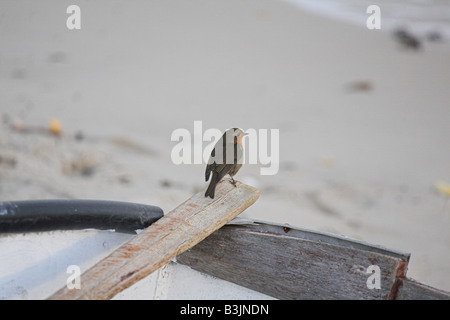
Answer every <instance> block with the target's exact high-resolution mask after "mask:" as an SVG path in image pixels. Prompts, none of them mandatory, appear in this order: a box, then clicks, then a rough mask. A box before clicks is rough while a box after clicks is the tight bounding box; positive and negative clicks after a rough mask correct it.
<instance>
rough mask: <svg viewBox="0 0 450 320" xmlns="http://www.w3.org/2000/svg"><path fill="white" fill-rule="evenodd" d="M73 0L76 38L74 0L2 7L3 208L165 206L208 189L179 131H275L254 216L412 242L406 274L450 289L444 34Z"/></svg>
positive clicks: (267, 4) (242, 10)
mask: <svg viewBox="0 0 450 320" xmlns="http://www.w3.org/2000/svg"><path fill="white" fill-rule="evenodd" d="M77 3H78V5H79V6H80V8H81V14H82V22H81V26H82V28H81V30H74V31H70V30H68V29H67V28H66V23H65V22H66V19H67V17H68V15H67V14H66V8H67V6H68V5H69V4H70V3H66V2H61V1H46V2H45V5H43V4H42V2H40V3H39V4H35V3H32V2H18V1H3V2H2V4H1V5H0V7H1V11H2V12H3V14H2V15H1V16H0V43H1V46H0V97H1V100H0V116H1V117H2V118H1V121H2V124H1V127H0V157H1V162H0V199H1V200H3V201H6V200H24V199H41V198H47V199H49V198H88V199H112V200H123V201H134V202H141V203H148V204H153V205H158V206H160V207H161V208H163V209H164V211H165V212H168V211H170V210H171V209H172V208H174V207H175V206H177V205H178V204H179V203H181V202H182V201H184V200H185V199H186V198H188V197H189V196H191V195H192V194H193V193H194V192H197V191H199V190H203V189H204V188H206V183H205V182H204V165H193V164H192V165H178V166H177V165H175V164H173V163H172V161H171V157H170V155H171V150H172V148H173V147H174V145H175V144H176V143H175V142H172V141H171V140H170V137H171V133H172V132H173V131H174V130H176V129H178V128H186V129H188V130H189V131H191V132H192V130H193V127H194V121H196V120H199V121H202V124H203V128H204V130H206V129H207V128H218V129H220V130H224V129H226V128H230V127H241V128H244V129H248V128H254V129H269V130H270V129H279V131H280V143H279V150H280V159H279V160H280V170H279V172H278V173H277V174H276V175H270V176H262V175H260V165H246V166H244V167H243V168H242V169H241V171H240V172H239V173H238V175H237V176H236V178H237V179H238V180H240V181H242V182H245V183H248V184H251V185H254V186H256V187H258V188H259V189H260V191H261V197H260V199H259V200H258V201H257V203H255V205H253V206H252V207H251V208H249V209H248V210H246V211H245V212H244V213H243V216H246V217H251V218H257V219H263V220H268V221H275V222H281V223H289V224H291V225H295V226H301V227H305V228H310V229H315V230H322V231H327V232H332V233H336V234H342V235H345V236H348V237H352V238H357V239H362V240H364V241H367V242H371V243H374V244H378V245H383V246H386V247H389V248H393V249H397V250H402V251H406V252H409V253H411V261H410V264H409V269H408V275H409V276H410V277H412V278H414V279H416V280H418V281H421V282H423V283H426V284H428V285H431V286H434V287H437V288H440V289H444V290H450V277H449V276H448V272H449V270H450V268H449V267H450V257H449V255H448V252H449V248H450V235H449V226H450V204H449V203H448V202H449V200H448V196H446V195H444V194H442V193H440V192H438V191H437V190H436V188H435V185H436V183H437V182H438V181H443V182H446V183H450V170H449V169H450V166H449V163H450V161H449V159H450V139H449V137H450V125H449V120H450V105H449V101H450V90H449V84H450V44H449V43H447V42H433V43H431V42H426V43H424V44H423V46H422V49H421V50H417V51H416V50H408V49H405V48H402V47H401V46H400V45H399V43H397V42H395V41H394V39H393V37H392V35H391V34H390V33H388V32H383V30H381V31H380V30H368V29H366V28H365V27H364V26H361V27H357V26H355V25H347V24H345V23H343V22H339V21H334V20H331V19H328V18H324V17H320V16H315V15H312V14H310V13H305V12H302V11H301V10H299V9H298V8H296V7H293V6H291V5H289V4H288V3H283V2H275V1H260V0H258V1H246V2H242V1H226V2H203V1H190V2H189V3H187V2H183V1H148V2H145V3H144V2H140V1H126V2H125V1H123V2H117V1H115V2H110V1H96V2H88V1H78V2H77ZM52 118H56V119H58V121H59V122H60V123H61V126H62V131H61V134H60V135H59V136H56V135H54V134H49V133H47V132H46V128H47V127H48V123H49V121H50V120H51V119H52ZM13 128H15V129H13ZM205 146H206V143H205Z"/></svg>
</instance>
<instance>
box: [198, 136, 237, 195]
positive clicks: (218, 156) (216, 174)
mask: <svg viewBox="0 0 450 320" xmlns="http://www.w3.org/2000/svg"><path fill="white" fill-rule="evenodd" d="M244 135H245V133H244V131H242V130H241V129H239V128H231V129H228V130H226V131H225V133H224V134H223V135H222V137H221V138H220V139H219V140H218V141H217V143H216V145H215V146H214V149H213V150H212V151H211V155H210V157H209V161H208V165H207V166H206V171H205V181H208V180H209V176H210V175H211V172H212V177H211V182H210V183H209V186H208V189H206V193H205V197H208V196H209V197H211V199H214V191H215V190H216V185H217V184H218V183H219V181H220V180H222V178H223V177H224V176H225V175H226V174H229V175H230V177H231V184H233V185H234V186H236V181H235V180H234V179H233V176H234V175H235V174H236V173H237V172H238V171H239V169H240V168H241V167H242V158H243V151H244V148H243V146H242V138H243V137H244Z"/></svg>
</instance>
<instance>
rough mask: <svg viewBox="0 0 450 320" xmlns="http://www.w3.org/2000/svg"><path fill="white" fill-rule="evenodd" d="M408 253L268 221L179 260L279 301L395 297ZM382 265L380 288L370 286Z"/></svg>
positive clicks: (234, 230)
mask: <svg viewBox="0 0 450 320" xmlns="http://www.w3.org/2000/svg"><path fill="white" fill-rule="evenodd" d="M408 261H409V254H405V253H401V252H397V251H392V250H389V249H386V248H383V247H380V246H374V245H370V244H367V243H364V242H362V241H357V240H352V239H348V238H345V237H339V236H334V235H330V234H326V233H320V232H314V231H309V230H304V229H300V228H293V227H291V226H283V225H274V224H268V223H264V222H256V223H251V224H249V225H227V226H224V227H223V228H221V229H220V230H218V231H216V232H214V233H213V234H212V235H210V236H209V237H208V238H206V239H205V240H203V241H202V242H201V243H199V244H198V245H196V246H195V247H193V248H191V249H190V250H188V251H186V252H184V253H183V254H181V255H179V256H178V257H177V262H178V263H181V264H185V265H187V266H190V267H192V268H193V269H195V270H197V271H200V272H204V273H207V274H210V275H213V276H215V277H218V278H220V279H224V280H227V281H230V282H234V283H236V284H239V285H241V286H244V287H247V288H250V289H253V290H256V291H258V292H262V293H264V294H267V295H269V296H272V297H275V298H278V299H392V298H394V297H395V294H396V291H397V288H398V279H399V278H401V277H404V276H405V273H406V268H407V264H408ZM371 265H376V266H378V267H379V268H380V289H376V288H373V289H370V288H369V287H368V285H367V281H368V278H369V277H370V276H371V275H372V273H367V270H368V268H369V266H371Z"/></svg>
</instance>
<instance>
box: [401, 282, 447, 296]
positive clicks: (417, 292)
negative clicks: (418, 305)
mask: <svg viewBox="0 0 450 320" xmlns="http://www.w3.org/2000/svg"><path fill="white" fill-rule="evenodd" d="M396 300H450V293H449V292H446V291H443V290H439V289H436V288H432V287H430V286H427V285H425V284H423V283H420V282H417V281H415V280H412V279H408V278H406V279H401V280H400V284H399V287H398V292H397V296H396Z"/></svg>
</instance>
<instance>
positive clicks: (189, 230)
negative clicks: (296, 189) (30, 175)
mask: <svg viewBox="0 0 450 320" xmlns="http://www.w3.org/2000/svg"><path fill="white" fill-rule="evenodd" d="M258 197H259V191H258V190H257V189H255V188H253V187H250V186H248V185H244V184H241V183H239V182H238V183H237V187H234V186H233V185H231V183H230V182H229V181H228V180H224V181H222V182H221V183H219V184H218V186H217V189H216V198H215V199H214V200H211V199H210V198H209V197H208V198H206V197H205V196H204V191H202V192H199V193H198V194H196V195H194V196H192V197H191V198H190V199H188V200H187V201H185V202H184V203H182V204H181V205H180V206H178V207H177V208H175V209H174V210H172V211H171V212H169V213H168V214H167V215H165V216H164V217H162V218H161V219H159V220H158V221H157V222H155V223H154V224H152V225H151V226H150V227H148V228H146V229H145V230H144V231H142V232H141V233H139V234H138V235H136V236H135V237H133V238H132V239H130V240H129V241H128V242H126V243H125V244H123V245H122V246H121V247H119V248H118V249H117V250H115V251H114V252H112V253H111V254H110V255H109V256H107V257H106V258H104V259H103V260H101V261H100V262H99V263H97V264H96V265H94V266H93V267H91V268H90V269H89V270H87V271H86V272H84V273H83V274H82V275H81V289H78V290H77V289H72V290H69V289H68V288H66V287H63V288H62V289H60V290H59V291H58V292H56V293H55V294H53V295H52V296H51V297H50V298H49V299H110V298H112V297H113V296H114V295H116V294H117V293H119V292H120V291H122V290H124V289H126V288H127V287H129V286H131V285H132V284H134V283H136V282H137V281H139V280H140V279H142V278H144V277H146V276H147V275H149V274H150V273H152V272H153V271H155V270H157V269H159V268H160V267H162V266H163V265H165V264H167V263H168V262H170V260H171V259H173V258H174V257H175V256H177V255H179V254H180V253H182V252H183V251H185V250H187V249H189V248H190V247H192V246H194V245H195V244H197V243H199V242H200V241H202V240H203V239H204V238H206V237H207V236H208V235H210V234H211V233H212V232H214V231H215V230H217V229H219V228H220V227H222V226H223V225H224V224H225V223H227V222H228V221H230V220H231V219H233V218H234V217H236V216H237V215H238V214H239V213H241V212H242V211H243V210H245V209H246V208H247V207H249V206H250V205H251V204H253V203H254V202H255V201H256V200H257V199H258Z"/></svg>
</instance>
